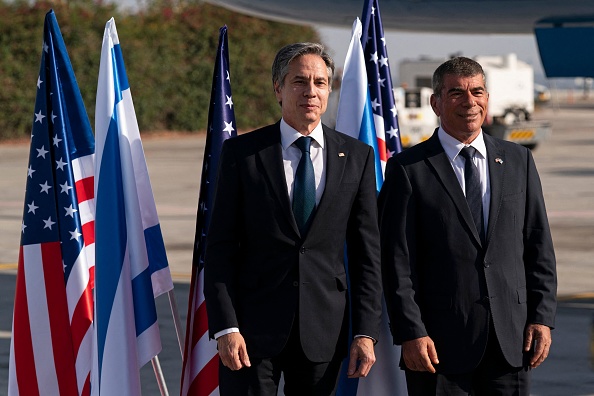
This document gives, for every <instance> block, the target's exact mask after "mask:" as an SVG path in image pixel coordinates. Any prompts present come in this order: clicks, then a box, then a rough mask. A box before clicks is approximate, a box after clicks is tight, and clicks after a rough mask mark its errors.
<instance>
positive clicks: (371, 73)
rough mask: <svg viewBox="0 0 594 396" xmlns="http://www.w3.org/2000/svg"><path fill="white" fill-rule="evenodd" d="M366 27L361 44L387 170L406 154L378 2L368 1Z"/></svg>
mask: <svg viewBox="0 0 594 396" xmlns="http://www.w3.org/2000/svg"><path fill="white" fill-rule="evenodd" d="M362 24H363V34H362V36H361V44H362V46H363V51H364V53H365V60H366V69H367V79H368V81H369V92H370V94H371V103H372V107H373V116H374V120H375V128H376V132H377V139H378V147H379V153H378V154H379V156H380V160H381V161H382V166H383V168H384V169H385V164H386V161H387V160H388V158H390V157H391V156H393V155H394V154H397V153H399V152H400V151H402V144H401V142H400V130H399V127H398V114H397V111H396V102H395V100H394V92H393V86H392V77H391V73H390V65H389V62H388V48H387V47H386V39H385V37H384V28H383V26H382V19H381V16H380V10H379V3H378V0H365V5H364V7H363V16H362Z"/></svg>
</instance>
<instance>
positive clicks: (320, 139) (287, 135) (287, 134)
mask: <svg viewBox="0 0 594 396" xmlns="http://www.w3.org/2000/svg"><path fill="white" fill-rule="evenodd" d="M280 132H281V145H282V146H283V150H286V149H287V148H289V146H290V145H292V144H293V143H294V142H295V140H297V139H299V138H300V137H302V136H303V135H302V134H301V133H299V132H297V130H296V129H294V128H293V127H291V126H290V125H289V124H287V123H286V122H285V120H284V119H281V122H280ZM308 136H310V137H312V138H313V140H314V141H316V142H317V143H318V144H319V145H320V147H321V148H324V129H323V128H322V123H321V122H319V123H318V125H317V126H316V127H315V128H314V130H313V131H311V133H310V134H309V135H308Z"/></svg>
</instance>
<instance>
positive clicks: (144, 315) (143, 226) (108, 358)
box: [92, 18, 173, 395]
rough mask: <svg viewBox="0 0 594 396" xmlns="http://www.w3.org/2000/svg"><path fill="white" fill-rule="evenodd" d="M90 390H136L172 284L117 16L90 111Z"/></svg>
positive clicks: (109, 28)
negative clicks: (159, 306) (162, 299)
mask: <svg viewBox="0 0 594 396" xmlns="http://www.w3.org/2000/svg"><path fill="white" fill-rule="evenodd" d="M95 140H96V162H95V197H96V221H95V233H96V242H95V244H96V264H95V348H96V349H95V352H96V356H95V362H94V363H95V367H94V369H95V370H94V373H93V383H92V393H93V395H140V389H141V388H140V376H139V369H140V367H142V366H143V365H144V364H146V363H147V362H148V361H150V360H151V359H152V358H153V357H154V356H156V355H157V354H158V353H159V352H160V351H161V339H160V335H159V327H158V324H157V312H156V309H155V301H154V298H155V297H157V296H159V295H160V294H162V293H165V292H168V291H170V290H172V289H173V283H172V281H171V274H170V272H169V266H168V263H167V256H166V254H165V245H164V243H163V237H162V235H161V228H160V226H159V219H158V217H157V210H156V207H155V202H154V199H153V192H152V188H151V184H150V180H149V175H148V170H147V167H146V161H145V158H144V151H143V148H142V143H141V140H140V133H139V130H138V123H137V120H136V114H135V111H134V105H133V103H132V96H131V93H130V86H129V84H128V78H127V76H126V69H125V67H124V60H123V57H122V51H121V48H120V42H119V39H118V34H117V30H116V25H115V21H114V20H113V18H112V19H110V20H109V21H108V22H107V24H106V26H105V33H104V36H103V46H102V50H101V63H100V67H99V82H98V85H97V101H96V108H95Z"/></svg>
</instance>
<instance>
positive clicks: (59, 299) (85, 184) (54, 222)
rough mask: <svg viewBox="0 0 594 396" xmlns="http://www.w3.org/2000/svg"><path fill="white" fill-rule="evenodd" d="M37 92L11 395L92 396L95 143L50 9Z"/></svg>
mask: <svg viewBox="0 0 594 396" xmlns="http://www.w3.org/2000/svg"><path fill="white" fill-rule="evenodd" d="M36 84H37V98H36V100H35V110H34V113H35V114H34V116H33V128H32V134H31V149H30V154H29V166H28V169H27V187H26V189H27V190H26V193H25V205H24V211H23V222H22V225H21V247H20V251H19V263H18V273H17V286H16V293H15V304H14V317H13V324H12V342H11V346H10V365H9V366H10V368H9V381H8V394H9V395H11V396H12V395H40V394H41V395H88V394H89V391H90V370H91V363H92V331H91V329H92V320H93V300H92V289H93V282H94V259H95V257H94V256H95V254H94V250H95V235H94V219H95V199H94V192H93V183H94V177H93V155H94V151H95V143H94V139H93V134H92V130H91V125H90V123H89V119H88V117H87V113H86V111H85V107H84V104H83V102H82V97H81V95H80V91H79V89H78V85H77V83H76V79H75V77H74V72H73V70H72V66H71V64H70V60H69V58H68V54H67V52H66V47H65V45H64V41H63V39H62V35H61V33H60V28H59V27H58V22H57V20H56V16H55V15H54V12H53V11H50V12H48V13H47V15H46V17H45V25H44V34H43V49H42V52H41V67H40V71H39V76H38V78H37V82H36Z"/></svg>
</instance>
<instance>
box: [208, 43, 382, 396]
mask: <svg viewBox="0 0 594 396" xmlns="http://www.w3.org/2000/svg"><path fill="white" fill-rule="evenodd" d="M333 73H334V62H333V61H332V59H331V58H330V57H329V56H328V54H326V52H324V49H323V47H322V46H321V45H319V44H312V43H298V44H292V45H288V46H286V47H284V48H282V49H281V50H280V51H279V52H278V54H277V56H276V59H275V60H274V63H273V66H272V82H273V87H274V92H275V95H276V98H277V100H278V102H279V104H280V105H281V111H282V119H281V120H280V121H279V122H277V123H276V124H274V125H269V126H266V127H264V128H261V129H258V130H256V131H253V132H250V133H247V134H244V135H241V136H238V137H236V138H234V139H229V140H227V141H226V142H225V144H224V146H223V151H222V154H221V160H220V164H219V176H218V181H217V190H216V195H215V202H214V207H213V213H212V218H211V223H210V224H211V226H210V231H209V235H208V237H207V250H206V262H205V279H204V294H205V298H206V306H207V312H208V324H209V330H210V336H211V337H213V338H216V340H217V344H218V349H219V356H220V359H221V364H220V369H219V387H220V393H221V395H223V396H225V395H262V396H267V395H276V393H277V389H278V384H279V379H280V376H281V373H283V374H284V379H285V388H284V392H285V395H287V396H290V395H299V396H303V395H319V396H323V395H332V394H334V392H335V387H336V383H337V378H338V373H339V369H340V365H341V362H342V359H343V358H344V357H345V356H346V354H347V352H348V334H349V329H348V323H349V316H350V319H351V323H352V334H353V336H354V339H353V340H352V346H351V349H350V361H349V367H348V374H349V376H351V377H365V376H366V375H367V374H368V372H369V370H370V368H371V366H372V365H373V363H374V362H375V355H374V350H373V348H374V346H373V344H374V341H375V340H377V337H378V332H379V324H380V315H381V274H380V255H379V229H378V225H377V204H376V193H375V177H374V157H373V150H372V149H371V147H369V146H367V145H365V144H363V143H361V142H359V141H357V140H356V139H353V138H351V137H348V136H346V135H343V134H340V133H338V132H336V131H334V130H332V129H330V128H328V127H326V126H325V125H322V123H321V122H320V117H321V115H322V114H323V113H324V111H325V110H326V105H327V100H328V94H329V92H330V87H331V83H332V75H333ZM345 247H346V250H345ZM345 252H346V256H347V257H348V266H346V268H348V271H347V270H346V269H345ZM347 278H348V279H349V280H350V283H349V287H350V294H351V299H352V304H351V309H350V312H349V309H348V306H347Z"/></svg>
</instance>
